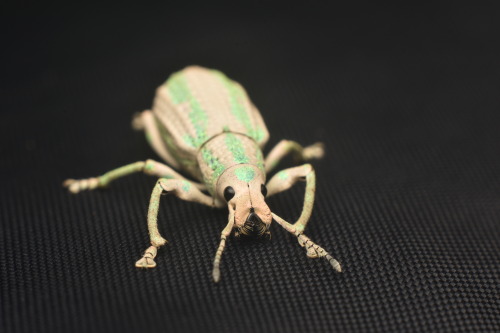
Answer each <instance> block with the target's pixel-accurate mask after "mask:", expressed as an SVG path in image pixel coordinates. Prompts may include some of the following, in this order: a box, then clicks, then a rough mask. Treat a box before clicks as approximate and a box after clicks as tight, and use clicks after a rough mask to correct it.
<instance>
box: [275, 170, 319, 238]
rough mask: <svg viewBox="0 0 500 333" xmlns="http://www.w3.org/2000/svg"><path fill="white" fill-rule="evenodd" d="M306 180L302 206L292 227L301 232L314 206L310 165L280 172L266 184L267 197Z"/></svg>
mask: <svg viewBox="0 0 500 333" xmlns="http://www.w3.org/2000/svg"><path fill="white" fill-rule="evenodd" d="M304 178H305V180H306V193H305V197H304V206H303V207H302V213H301V214H300V217H299V219H298V220H297V222H295V224H294V225H293V226H294V227H295V228H296V229H297V230H299V231H300V232H302V231H303V230H304V229H305V227H306V225H307V222H308V221H309V218H310V217H311V213H312V208H313V204H314V193H315V192H316V173H315V172H314V169H313V167H312V165H311V164H304V165H301V166H298V167H294V168H289V169H285V170H282V171H280V172H278V173H277V174H275V175H274V176H273V177H272V178H271V180H269V182H268V183H267V186H266V187H267V196H268V197H269V196H271V195H274V194H276V193H279V192H283V191H286V190H288V189H289V188H290V187H292V186H293V185H294V184H295V183H296V182H297V181H299V180H304Z"/></svg>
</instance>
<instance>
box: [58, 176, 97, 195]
mask: <svg viewBox="0 0 500 333" xmlns="http://www.w3.org/2000/svg"><path fill="white" fill-rule="evenodd" d="M63 186H64V187H67V188H68V190H69V191H70V192H71V193H78V192H80V191H84V190H93V189H95V188H98V187H102V184H101V183H100V181H99V178H97V177H92V178H87V179H66V180H65V181H64V183H63Z"/></svg>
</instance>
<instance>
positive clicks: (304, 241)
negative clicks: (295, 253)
mask: <svg viewBox="0 0 500 333" xmlns="http://www.w3.org/2000/svg"><path fill="white" fill-rule="evenodd" d="M298 241H299V244H300V246H302V247H305V248H306V251H307V256H308V257H309V258H319V257H324V258H325V259H326V260H328V262H329V263H330V265H332V267H333V269H335V270H336V271H337V272H339V273H340V272H342V267H341V266H340V263H339V262H338V261H337V260H335V259H334V258H333V257H332V256H331V255H330V254H329V253H328V252H326V251H325V249H323V248H322V247H321V246H319V245H317V244H316V243H314V242H313V241H312V240H311V239H309V237H307V236H305V235H303V234H300V235H299V236H298Z"/></svg>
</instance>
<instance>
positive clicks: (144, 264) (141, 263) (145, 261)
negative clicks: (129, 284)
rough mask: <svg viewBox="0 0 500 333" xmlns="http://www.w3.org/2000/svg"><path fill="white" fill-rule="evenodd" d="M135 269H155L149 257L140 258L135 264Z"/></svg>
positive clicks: (154, 263) (153, 262)
mask: <svg viewBox="0 0 500 333" xmlns="http://www.w3.org/2000/svg"><path fill="white" fill-rule="evenodd" d="M135 267H137V268H155V267H156V262H155V261H154V260H153V259H152V258H151V257H142V258H141V259H139V260H137V262H136V263H135Z"/></svg>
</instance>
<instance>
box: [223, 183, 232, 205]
mask: <svg viewBox="0 0 500 333" xmlns="http://www.w3.org/2000/svg"><path fill="white" fill-rule="evenodd" d="M233 197H234V188H232V187H231V186H228V187H226V188H225V189H224V199H226V201H229V200H231V199H232V198H233Z"/></svg>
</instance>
